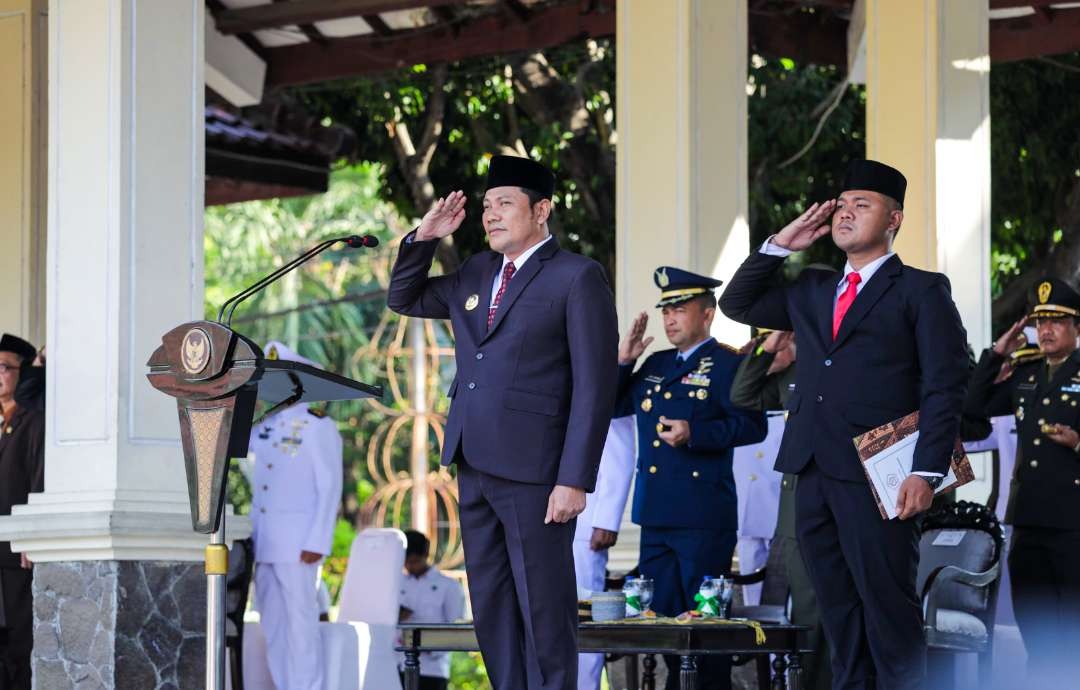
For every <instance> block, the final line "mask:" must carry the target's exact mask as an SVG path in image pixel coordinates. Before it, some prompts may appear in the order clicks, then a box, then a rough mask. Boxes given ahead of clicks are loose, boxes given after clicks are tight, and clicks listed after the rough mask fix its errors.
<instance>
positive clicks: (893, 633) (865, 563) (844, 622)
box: [795, 462, 926, 690]
mask: <svg viewBox="0 0 1080 690" xmlns="http://www.w3.org/2000/svg"><path fill="white" fill-rule="evenodd" d="M795 515H796V529H797V531H798V534H799V549H800V550H801V551H802V555H803V560H804V562H805V564H806V566H807V570H808V572H809V574H810V580H811V582H813V584H814V592H815V593H816V594H817V601H818V607H819V608H818V610H819V611H820V613H821V619H822V623H823V624H824V628H825V635H826V637H827V638H828V641H829V649H830V650H831V653H832V674H833V688H835V689H836V690H840V689H841V688H842V689H844V690H848V689H855V688H860V689H862V688H865V689H867V690H871V689H873V688H881V689H888V690H903V689H907V688H922V687H923V686H924V681H925V677H926V638H925V635H924V633H923V627H922V609H921V607H920V605H919V598H918V596H917V595H916V592H915V575H916V571H917V570H918V564H919V521H918V520H917V519H913V520H883V519H882V518H881V513H879V512H878V508H877V504H876V503H875V502H874V498H873V494H872V493H871V491H870V487H869V486H868V485H867V484H866V482H849V481H842V480H839V479H833V478H831V477H828V476H826V475H825V474H823V473H822V472H821V471H820V470H819V469H818V467H817V466H816V464H814V463H813V462H811V463H810V465H809V466H808V467H807V468H806V469H805V470H803V472H802V473H801V474H800V475H799V486H798V490H797V491H796V496H795Z"/></svg>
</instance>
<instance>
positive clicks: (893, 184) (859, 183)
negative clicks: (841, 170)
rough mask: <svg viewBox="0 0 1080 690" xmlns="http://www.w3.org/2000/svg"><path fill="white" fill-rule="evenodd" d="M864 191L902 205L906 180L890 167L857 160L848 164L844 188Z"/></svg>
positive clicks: (875, 162)
mask: <svg viewBox="0 0 1080 690" xmlns="http://www.w3.org/2000/svg"><path fill="white" fill-rule="evenodd" d="M851 189H866V190H869V191H871V192H877V193H878V194H884V195H885V196H888V197H892V198H893V199H896V201H897V203H899V204H900V205H901V206H903V205H904V192H906V191H907V178H906V177H904V175H903V174H902V173H901V172H900V171H899V170H897V169H896V168H893V167H891V166H888V165H885V164H884V163H878V162H877V161H871V160H864V159H862V158H857V159H855V160H853V161H851V162H850V163H848V169H847V175H845V176H844V188H843V189H842V190H841V191H844V192H846V191H848V190H851Z"/></svg>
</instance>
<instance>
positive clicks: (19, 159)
mask: <svg viewBox="0 0 1080 690" xmlns="http://www.w3.org/2000/svg"><path fill="white" fill-rule="evenodd" d="M47 29H48V26H47V20H46V17H45V2H44V0H0V246H2V247H3V251H2V252H0V275H3V276H4V289H3V291H2V292H0V323H2V324H3V326H2V327H0V330H3V331H8V332H11V333H15V334H17V335H19V336H22V337H23V338H26V339H28V340H30V341H31V342H33V343H34V344H35V345H38V346H41V345H43V344H44V338H45V278H44V268H45V210H44V202H45V178H44V171H45V124H46V118H45V75H46V68H47V63H46V40H45V39H46V35H47Z"/></svg>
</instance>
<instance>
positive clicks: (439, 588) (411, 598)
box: [398, 530, 465, 690]
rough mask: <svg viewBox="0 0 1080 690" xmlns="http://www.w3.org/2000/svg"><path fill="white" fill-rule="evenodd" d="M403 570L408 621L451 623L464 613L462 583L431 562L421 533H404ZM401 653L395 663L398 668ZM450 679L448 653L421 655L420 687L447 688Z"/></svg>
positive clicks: (403, 614) (404, 616)
mask: <svg viewBox="0 0 1080 690" xmlns="http://www.w3.org/2000/svg"><path fill="white" fill-rule="evenodd" d="M405 539H406V546H405V570H404V572H402V574H401V616H400V620H401V621H402V622H403V623H404V622H409V623H453V622H454V621H456V620H458V619H460V618H461V617H462V615H464V613H465V592H464V590H463V589H462V588H461V585H460V584H459V583H458V582H457V581H456V580H453V579H451V578H449V577H447V576H446V575H443V574H442V573H441V572H439V569H438V568H436V567H434V566H433V565H431V563H430V562H429V561H428V555H429V552H430V549H431V542H429V541H428V538H427V537H425V536H424V535H423V534H421V533H420V532H417V531H415V530H407V531H406V532H405ZM403 662H404V656H402V657H401V659H400V660H399V662H398V668H399V669H401V668H402V666H403ZM449 679H450V653H449V652H423V653H422V654H421V655H420V690H446V688H447V683H448V681H449Z"/></svg>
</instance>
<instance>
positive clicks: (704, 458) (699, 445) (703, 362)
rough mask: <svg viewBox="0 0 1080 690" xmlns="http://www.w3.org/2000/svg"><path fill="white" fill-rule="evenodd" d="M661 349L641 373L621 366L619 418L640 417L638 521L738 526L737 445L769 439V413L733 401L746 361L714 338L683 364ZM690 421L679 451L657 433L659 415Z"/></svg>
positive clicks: (663, 524) (636, 491)
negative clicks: (733, 389)
mask: <svg viewBox="0 0 1080 690" xmlns="http://www.w3.org/2000/svg"><path fill="white" fill-rule="evenodd" d="M677 355H678V351H677V350H674V349H671V350H664V351H662V352H656V353H654V354H652V355H650V356H649V358H648V359H646V360H645V363H644V364H642V365H641V367H640V368H639V369H638V370H637V371H636V372H634V371H633V367H632V366H621V367H619V397H618V402H617V404H616V411H615V416H616V417H619V416H623V415H628V414H633V415H635V417H636V419H637V432H638V458H637V479H636V482H635V485H634V506H633V515H632V517H633V520H634V522H635V523H637V524H639V525H641V526H643V527H683V528H686V527H689V528H703V529H717V530H734V529H736V528H737V527H738V510H737V503H736V499H735V478H734V475H733V474H732V466H731V463H732V449H733V448H735V447H736V446H742V445H746V444H750V443H757V442H759V441H761V440H763V439H764V438H765V435H766V432H767V429H768V427H767V424H766V421H765V414H764V413H763V412H758V411H751V410H744V409H741V408H737V407H735V406H734V405H732V404H731V398H730V395H729V394H730V391H731V382H732V380H733V379H734V378H735V370H736V369H737V368H738V366H739V362H740V360H741V358H740V357H739V355H737V354H736V353H734V352H733V351H732V350H730V349H729V348H727V347H726V346H724V345H721V344H720V343H718V342H717V341H716V340H714V339H712V338H710V339H709V340H708V341H706V342H705V343H704V344H702V345H701V346H700V347H698V348H697V349H696V350H694V351H693V352H692V353H691V354H690V358H689V359H688V360H687V361H685V362H682V363H680V362H678V361H676V356H677ZM661 415H663V416H665V417H667V418H668V419H684V420H686V421H687V422H688V423H689V424H690V442H689V443H688V444H686V445H683V446H680V447H678V448H672V447H671V446H669V445H668V444H667V443H665V442H664V441H662V440H661V439H660V437H659V435H658V432H659V430H658V425H659V423H660V416H661Z"/></svg>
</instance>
